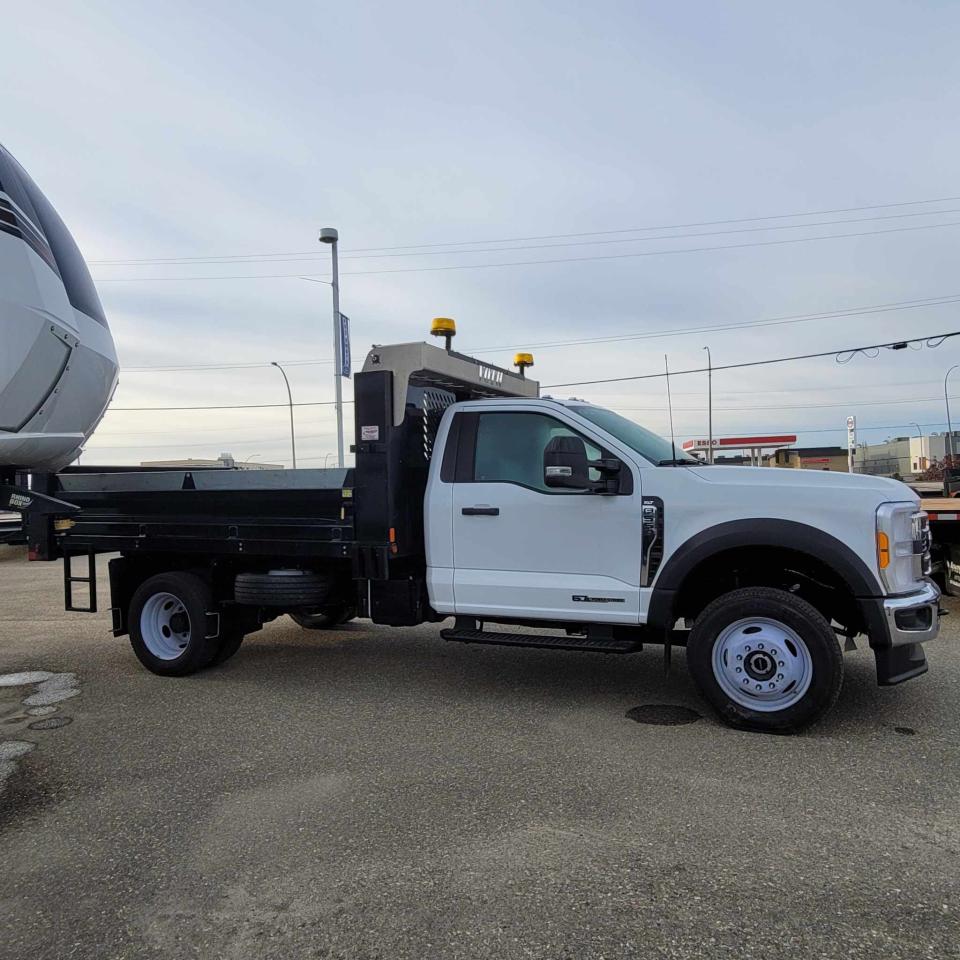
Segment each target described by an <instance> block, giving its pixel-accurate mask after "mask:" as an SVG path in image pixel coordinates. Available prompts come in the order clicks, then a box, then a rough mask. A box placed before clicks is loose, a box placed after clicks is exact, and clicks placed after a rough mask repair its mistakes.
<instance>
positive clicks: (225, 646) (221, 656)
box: [210, 630, 244, 667]
mask: <svg viewBox="0 0 960 960" xmlns="http://www.w3.org/2000/svg"><path fill="white" fill-rule="evenodd" d="M243 637H244V635H243V633H241V632H240V631H239V630H228V631H227V632H226V633H224V632H221V634H220V637H219V640H218V643H219V644H220V646H219V647H218V648H217V652H216V653H215V654H214V655H213V659H212V660H211V661H210V666H212V667H215V666H217V664H220V663H225V662H226V661H227V660H229V659H230V658H231V657H232V656H233V655H234V654H235V653H236V652H237V651H238V650H239V649H240V645H241V644H242V643H243Z"/></svg>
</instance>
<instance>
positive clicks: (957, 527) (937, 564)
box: [920, 497, 960, 597]
mask: <svg viewBox="0 0 960 960" xmlns="http://www.w3.org/2000/svg"><path fill="white" fill-rule="evenodd" d="M920 507H921V509H922V510H924V511H925V512H926V514H927V517H928V518H929V521H930V538H931V541H932V542H931V551H930V553H931V566H932V571H931V572H932V574H933V576H934V577H935V578H936V579H937V581H938V582H939V583H940V586H941V588H942V590H943V592H944V593H946V594H947V595H948V596H951V597H956V596H960V498H958V497H922V498H921V501H920Z"/></svg>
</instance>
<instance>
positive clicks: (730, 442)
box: [683, 434, 797, 452]
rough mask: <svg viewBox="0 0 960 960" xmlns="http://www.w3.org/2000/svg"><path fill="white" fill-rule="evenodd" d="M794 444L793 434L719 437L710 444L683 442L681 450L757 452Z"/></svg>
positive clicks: (705, 441)
mask: <svg viewBox="0 0 960 960" xmlns="http://www.w3.org/2000/svg"><path fill="white" fill-rule="evenodd" d="M796 442H797V438H796V436H795V435H794V434H781V435H778V436H767V437H720V438H719V439H714V440H713V442H712V444H711V442H710V441H709V440H684V441H683V449H684V450H687V451H691V450H692V451H695V452H696V451H704V450H711V449H713V450H720V449H728V450H759V449H761V448H764V447H789V446H790V444H792V443H796Z"/></svg>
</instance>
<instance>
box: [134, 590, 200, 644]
mask: <svg viewBox="0 0 960 960" xmlns="http://www.w3.org/2000/svg"><path fill="white" fill-rule="evenodd" d="M140 636H141V637H143V643H144V646H146V648H147V650H149V651H150V653H151V654H153V656H155V657H156V658H157V659H158V660H176V659H177V657H179V656H180V655H181V654H182V653H183V651H184V650H185V649H186V646H187V644H188V643H189V642H190V615H189V614H188V613H187V608H186V607H185V606H184V605H183V603H182V602H181V601H180V599H179V598H178V597H175V596H174V595H173V594H172V593H155V594H154V595H153V596H152V597H151V598H150V599H149V600H148V601H147V602H146V603H145V604H144V605H143V610H142V611H141V613H140Z"/></svg>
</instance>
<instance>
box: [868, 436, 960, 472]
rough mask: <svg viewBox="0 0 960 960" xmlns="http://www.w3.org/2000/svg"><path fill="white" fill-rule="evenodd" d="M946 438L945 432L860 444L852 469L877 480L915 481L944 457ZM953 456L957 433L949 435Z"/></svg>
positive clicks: (959, 444)
mask: <svg viewBox="0 0 960 960" xmlns="http://www.w3.org/2000/svg"><path fill="white" fill-rule="evenodd" d="M948 439H949V437H948V434H947V432H946V431H944V432H943V433H932V434H930V435H929V436H926V437H893V438H891V439H889V440H884V441H883V442H882V443H861V444H859V445H858V446H857V453H856V458H855V460H854V469H855V470H856V472H857V473H868V474H872V475H874V476H878V477H892V476H894V475H896V476H901V477H915V476H918V475H919V474H921V473H924V472H925V471H926V470H928V469H930V467H932V466H934V465H935V464H937V463H942V462H943V460H944V458H945V457H946V456H947V454H948V452H949V449H948V443H947V441H948ZM953 455H954V456H957V455H960V431H958V430H954V431H953Z"/></svg>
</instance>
